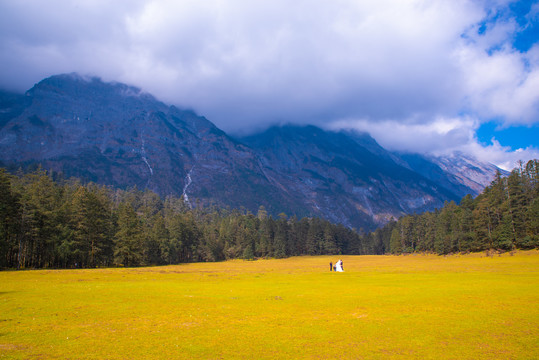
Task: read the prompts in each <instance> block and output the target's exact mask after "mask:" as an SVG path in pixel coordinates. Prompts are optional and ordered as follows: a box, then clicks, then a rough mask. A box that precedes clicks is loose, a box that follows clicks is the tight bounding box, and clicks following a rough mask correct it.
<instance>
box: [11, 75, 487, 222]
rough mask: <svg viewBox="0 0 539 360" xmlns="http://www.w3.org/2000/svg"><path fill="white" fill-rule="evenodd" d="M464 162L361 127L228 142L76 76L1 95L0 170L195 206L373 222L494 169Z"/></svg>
mask: <svg viewBox="0 0 539 360" xmlns="http://www.w3.org/2000/svg"><path fill="white" fill-rule="evenodd" d="M462 159H464V157H459V158H456V159H438V160H437V159H428V158H425V157H413V156H408V157H406V156H398V155H395V154H392V153H389V152H387V151H386V150H384V149H383V148H381V147H380V146H379V145H378V144H377V143H376V142H375V141H374V139H372V138H371V137H370V136H368V135H366V134H356V133H349V132H339V133H337V132H327V131H323V130H321V129H319V128H316V127H312V126H308V127H295V126H285V127H281V128H271V129H269V130H267V131H265V132H263V133H261V134H258V135H254V136H250V137H247V138H243V139H239V140H235V139H233V138H231V137H230V136H228V135H227V134H225V133H224V132H223V131H221V130H220V129H218V128H217V127H215V126H214V125H213V124H212V123H211V122H210V121H208V120H207V119H205V118H204V117H201V116H198V115H197V114H195V113H194V112H192V111H189V110H181V109H178V108H176V107H174V106H168V105H165V104H163V103H162V102H159V101H157V100H156V99H155V98H154V97H152V96H151V95H149V94H147V93H144V92H142V91H140V90H139V89H137V88H134V87H130V86H127V85H124V84H119V83H104V82H102V81H101V80H99V79H97V78H90V79H87V78H82V77H80V76H78V75H76V74H70V75H58V76H53V77H51V78H48V79H45V80H43V81H41V82H40V83H38V84H37V85H35V86H34V87H33V88H32V89H31V90H29V91H28V92H27V93H26V94H25V95H16V94H7V93H0V161H2V162H3V165H5V166H19V165H20V164H33V163H41V164H43V166H44V167H45V168H48V169H52V170H54V171H57V172H63V173H64V175H65V176H76V177H80V178H83V179H85V180H92V181H96V182H99V183H103V184H110V185H115V186H119V187H128V186H137V187H139V188H148V189H151V190H154V191H156V192H157V193H159V194H161V195H168V194H174V195H176V196H181V195H184V196H185V197H186V200H188V201H189V203H190V204H191V205H195V203H196V202H201V203H202V204H204V205H207V204H210V203H215V204H216V205H219V206H230V207H233V208H239V207H242V206H243V207H245V208H246V209H248V210H250V211H252V212H256V211H257V209H258V207H259V206H260V205H264V206H265V207H266V209H267V210H268V211H269V212H270V213H273V214H278V213H280V212H285V213H287V214H288V215H293V214H296V215H298V216H320V217H324V218H326V219H329V220H332V221H335V222H339V223H343V224H346V225H348V226H353V227H356V228H360V227H363V228H365V229H372V228H374V227H376V226H378V225H380V224H383V223H385V222H387V221H388V220H389V219H391V218H393V217H398V216H400V215H403V214H406V213H410V212H420V211H424V210H430V209H433V208H435V207H440V206H442V205H443V202H444V201H445V200H458V199H460V198H461V197H462V196H463V195H464V194H466V193H468V192H471V193H477V191H478V190H479V189H481V188H482V187H483V186H485V185H487V184H488V182H490V180H488V181H487V182H486V183H482V181H485V180H486V179H487V178H488V177H489V176H491V175H489V173H488V171H494V170H493V169H492V168H488V169H487V168H485V169H483V168H477V167H476V168H475V169H474V168H473V164H472V161H471V160H470V159H468V160H462ZM459 161H467V162H466V164H468V166H467V167H466V166H464V164H461V163H459ZM459 164H460V165H459ZM452 165H453V166H452ZM462 169H464V170H465V171H461V170H462ZM477 169H479V170H480V171H479V172H478V171H477ZM483 170H484V172H483ZM474 171H475V172H474ZM480 173H481V174H482V175H481V176H484V178H478V177H477V175H479V174H480ZM463 174H467V175H463ZM474 174H475V175H474ZM470 181H472V182H470Z"/></svg>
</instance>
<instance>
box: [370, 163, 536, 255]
mask: <svg viewBox="0 0 539 360" xmlns="http://www.w3.org/2000/svg"><path fill="white" fill-rule="evenodd" d="M368 237H373V238H379V239H381V240H380V241H381V242H383V243H384V244H386V246H388V247H387V249H388V251H389V252H391V253H393V254H401V253H413V252H434V253H438V254H449V253H461V252H475V251H484V250H501V251H509V250H514V249H531V248H537V247H539V164H538V161H537V160H531V161H529V162H528V163H527V164H526V165H524V163H522V162H520V163H519V166H518V167H517V168H516V169H514V170H513V171H512V172H511V173H510V175H509V176H508V177H502V176H501V174H500V173H499V172H498V173H497V174H496V177H495V179H494V180H493V181H492V183H491V184H490V186H488V187H487V188H486V189H485V190H484V191H483V192H482V193H481V194H480V195H478V196H477V197H476V198H475V199H473V198H472V197H471V196H470V195H468V196H466V197H464V198H463V199H462V200H461V202H460V204H459V205H457V204H456V203H455V202H449V203H447V202H446V204H445V206H444V207H443V208H442V209H439V210H436V211H434V212H426V213H423V214H414V215H409V216H404V217H402V218H400V219H399V220H398V221H397V222H392V223H389V224H388V225H386V226H385V227H384V228H382V229H378V230H377V231H376V232H374V233H372V234H369V235H368Z"/></svg>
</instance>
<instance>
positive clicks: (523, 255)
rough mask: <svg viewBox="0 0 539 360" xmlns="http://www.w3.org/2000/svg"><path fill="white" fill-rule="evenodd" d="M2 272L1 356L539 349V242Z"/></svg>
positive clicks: (445, 355)
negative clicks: (462, 251)
mask: <svg viewBox="0 0 539 360" xmlns="http://www.w3.org/2000/svg"><path fill="white" fill-rule="evenodd" d="M341 258H342V259H343V262H344V269H345V272H344V273H334V272H329V262H330V261H333V262H335V261H336V260H337V259H338V257H337V256H332V257H328V256H319V257H295V258H289V259H282V260H257V261H242V260H235V261H228V262H222V263H198V264H185V265H176V266H164V267H151V268H126V269H119V268H112V269H94V270H36V271H18V272H17V271H4V272H0V359H329V358H341V359H539V346H538V345H539V252H538V251H526V252H517V253H515V254H514V255H511V254H502V255H494V256H493V257H487V256H485V253H480V254H470V255H461V256H458V255H455V256H447V257H443V256H437V255H409V256H342V257H341Z"/></svg>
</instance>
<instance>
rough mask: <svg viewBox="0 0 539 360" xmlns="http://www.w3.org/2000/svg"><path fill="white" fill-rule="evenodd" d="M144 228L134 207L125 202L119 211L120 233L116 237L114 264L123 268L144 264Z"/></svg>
mask: <svg viewBox="0 0 539 360" xmlns="http://www.w3.org/2000/svg"><path fill="white" fill-rule="evenodd" d="M141 235H142V226H141V223H140V220H139V218H138V216H137V214H136V213H135V210H134V208H133V205H132V204H130V203H128V202H124V203H121V204H120V207H119V209H118V232H117V233H116V237H115V240H116V241H115V249H114V263H115V264H116V265H123V266H138V265H141V264H142V260H143V248H142V236H141Z"/></svg>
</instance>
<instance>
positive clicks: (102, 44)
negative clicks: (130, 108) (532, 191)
mask: <svg viewBox="0 0 539 360" xmlns="http://www.w3.org/2000/svg"><path fill="white" fill-rule="evenodd" d="M508 2H509V1H506V0H503V1H469V0H455V1H445V0H431V1H427V2H425V1H422V0H411V1H402V0H371V1H355V0H335V1H323V0H310V1H307V0H298V1H292V2H290V1H285V0H262V1H256V2H252V1H242V0H205V1H198V0H181V1H176V0H153V1H149V0H138V1H127V0H126V1H114V2H111V1H106V0H95V1H90V0H87V1H72V2H69V1H67V2H66V1H61V0H51V1H47V2H43V1H38V0H34V1H33V0H20V1H3V2H1V3H0V64H1V65H2V66H0V86H4V87H9V88H17V89H18V90H26V89H28V88H29V87H31V86H32V85H33V83H34V82H37V81H39V80H41V79H42V78H44V77H46V76H49V75H52V74H55V73H62V72H72V71H77V72H80V73H83V74H94V75H98V76H101V77H103V78H104V79H105V80H117V81H122V82H127V83H129V84H132V85H136V86H139V87H142V88H143V89H145V90H147V91H149V92H151V93H153V94H154V95H156V96H157V97H158V98H160V99H162V100H164V101H166V102H168V103H172V104H176V105H179V106H185V107H192V108H194V109H195V110H197V111H198V112H199V113H201V114H202V115H205V116H206V117H208V118H209V119H210V120H211V121H213V122H215V123H216V125H218V126H219V127H221V128H223V129H224V130H227V131H239V130H242V129H252V128H260V127H261V126H264V125H267V124H270V123H273V122H296V123H314V124H316V125H322V126H324V125H327V124H330V123H334V125H333V126H335V123H336V121H339V119H362V120H361V121H359V122H358V124H357V127H361V128H363V129H364V130H367V131H369V132H370V133H372V135H373V136H374V137H375V138H377V139H378V140H379V141H380V142H381V143H382V144H383V145H385V146H387V147H390V148H398V149H403V150H404V149H409V150H410V149H417V150H421V151H443V150H444V149H445V150H446V151H448V150H449V149H452V148H454V147H458V146H463V144H473V143H474V132H475V130H476V129H477V128H478V127H479V124H480V122H481V121H486V120H489V119H490V118H497V119H498V120H499V121H504V122H505V123H506V124H507V125H510V124H527V125H530V124H534V123H537V119H539V48H538V46H537V45H536V46H535V47H533V48H532V49H530V50H529V51H527V52H526V53H520V52H518V51H515V50H514V49H513V48H512V47H511V41H512V38H513V35H514V32H515V31H518V30H519V28H518V24H517V23H516V22H515V21H514V20H512V19H511V18H510V17H509V18H508V17H500V18H499V19H497V18H496V16H495V14H496V13H497V11H498V9H503V8H504V7H507V3H508ZM534 9H536V10H534V11H535V12H534V11H532V12H531V13H530V15H529V17H530V19H531V18H533V17H534V16H537V15H536V14H537V6H535V7H534ZM534 14H535V15H534ZM487 20H488V21H487ZM482 24H483V25H484V26H483V27H484V29H481V30H482V31H479V29H480V28H481V26H482ZM463 114H464V115H463ZM388 119H389V120H388ZM341 123H342V122H341ZM348 123H350V120H348ZM397 130H398V132H397ZM398 134H401V136H397V135H398ZM475 143H477V142H475ZM457 144H460V145H457ZM499 149H501V150H500V151H502V152H507V151H506V150H504V149H502V148H501V147H500V148H499Z"/></svg>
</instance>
